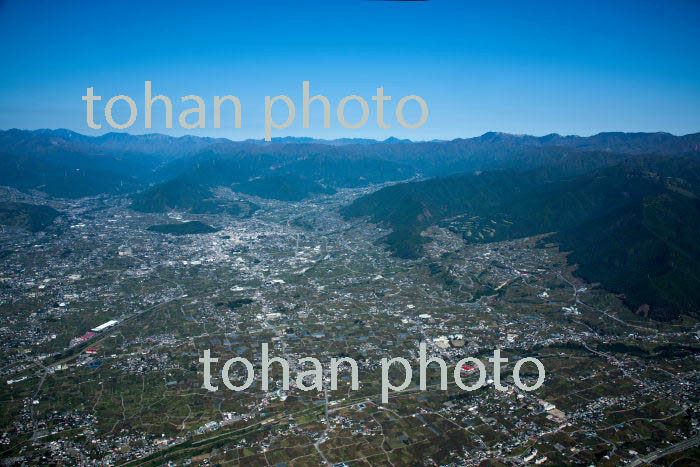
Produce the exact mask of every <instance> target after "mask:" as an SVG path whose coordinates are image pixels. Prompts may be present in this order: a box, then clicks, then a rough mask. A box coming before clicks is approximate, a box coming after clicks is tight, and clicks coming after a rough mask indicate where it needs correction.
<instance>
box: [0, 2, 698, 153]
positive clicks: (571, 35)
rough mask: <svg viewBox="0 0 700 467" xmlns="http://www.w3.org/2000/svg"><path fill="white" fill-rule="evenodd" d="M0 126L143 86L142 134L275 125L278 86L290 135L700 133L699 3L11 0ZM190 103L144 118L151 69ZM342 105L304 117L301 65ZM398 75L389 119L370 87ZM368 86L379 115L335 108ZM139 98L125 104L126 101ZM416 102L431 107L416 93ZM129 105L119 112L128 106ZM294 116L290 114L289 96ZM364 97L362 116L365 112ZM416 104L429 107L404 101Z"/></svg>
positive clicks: (251, 131) (39, 121)
mask: <svg viewBox="0 0 700 467" xmlns="http://www.w3.org/2000/svg"><path fill="white" fill-rule="evenodd" d="M0 41H1V43H2V44H3V47H2V52H0V53H1V54H2V56H3V57H2V58H3V60H2V63H3V70H2V72H1V73H0V128H2V129H7V128H15V127H16V128H27V129H36V128H69V129H72V130H75V131H78V132H81V133H87V134H97V133H102V132H106V131H111V128H110V127H109V126H108V125H107V124H106V123H105V122H104V114H103V112H104V110H103V109H104V104H105V101H106V100H107V99H108V98H110V97H112V96H114V95H117V94H126V95H129V96H131V97H133V98H134V100H135V101H136V103H137V105H138V106H139V117H138V119H137V121H136V123H135V124H134V126H132V127H131V128H130V129H129V130H128V131H129V132H130V133H148V132H163V133H168V134H173V135H181V134H187V133H191V134H197V135H211V136H223V137H228V138H231V139H245V138H262V137H263V135H264V103H265V100H264V99H265V96H266V95H271V96H275V95H277V94H286V95H288V96H290V97H291V98H292V99H294V100H295V102H296V103H297V118H296V122H295V124H294V125H292V126H291V127H289V128H287V129H285V130H278V131H277V132H276V133H275V135H277V136H281V135H294V136H313V137H319V138H336V137H373V138H386V137H388V136H398V137H404V138H411V139H415V140H428V139H433V138H444V139H447V138H455V137H469V136H475V135H479V134H482V133H484V132H486V131H492V130H493V131H505V132H510V133H527V134H534V135H543V134H547V133H551V132H558V133H562V134H581V135H589V134H594V133H597V132H600V131H668V132H671V133H674V134H686V133H694V132H698V131H700V1H697V0H673V1H662V0H658V1H654V2H652V1H644V0H634V1H615V0H607V1H592V0H587V1H580V2H579V1H574V0H571V1H564V2H562V1H556V2H554V1H552V2H550V1H542V0H539V1H531V2H524V1H517V0H513V1H489V2H476V1H447V0H432V1H428V2H396V1H361V0H342V1H340V0H339V1H313V2H312V1H289V0H288V1H283V2H272V1H264V0H260V1H247V2H239V1H233V0H231V1H227V2H220V3H215V2H208V1H198V2H182V3H178V2H176V1H173V0H170V1H167V2H158V1H154V2H130V1H119V2H94V1H90V2H87V1H85V2H84V1H79V0H70V1H60V2H57V1H45V2H44V1H32V0H23V1H20V0H10V1H2V2H0ZM146 80H150V81H152V82H153V86H154V91H155V92H156V93H162V94H165V95H167V96H169V97H170V98H171V99H173V101H174V107H175V117H174V120H175V123H174V128H173V129H170V130H168V129H165V128H164V115H163V111H162V108H161V107H160V106H159V104H156V105H155V107H154V114H153V119H154V126H153V129H152V130H146V129H145V128H144V119H143V95H144V90H143V87H144V81H146ZM304 80H309V81H310V82H311V88H312V94H315V93H321V94H324V95H325V96H327V97H328V98H329V99H330V100H331V104H332V106H333V109H332V118H331V128H329V129H325V128H323V127H322V126H321V119H320V106H318V107H317V108H312V121H311V128H309V129H304V128H302V127H301V121H302V118H301V89H302V87H301V86H302V81H304ZM88 86H93V87H94V88H95V93H96V94H98V95H101V96H103V101H102V102H101V103H99V104H98V105H97V107H96V115H97V117H96V120H97V121H98V122H101V123H102V124H103V126H102V130H100V131H94V130H90V129H89V128H88V127H87V125H86V123H85V113H86V112H85V102H84V101H82V100H81V96H83V95H84V94H85V90H86V88H87V87H88ZM379 86H383V87H384V89H385V93H386V94H387V95H390V96H392V97H393V100H392V102H391V103H388V104H387V115H388V117H387V122H388V123H390V124H392V128H390V129H380V128H379V127H378V126H377V125H376V123H375V118H376V117H375V107H374V103H373V102H372V101H371V100H370V98H371V96H372V95H374V94H375V92H376V88H377V87H379ZM187 94H197V95H199V96H201V97H202V98H204V99H205V101H206V103H207V105H208V110H209V114H208V121H207V124H208V125H207V128H206V129H196V130H184V129H182V128H180V127H179V125H178V123H177V115H178V113H179V111H181V110H182V109H184V108H187V106H186V105H183V104H181V103H180V102H179V98H180V96H184V95H187ZM225 94H233V95H236V96H238V97H239V98H240V99H241V101H242V104H243V127H242V128H241V129H234V128H233V125H232V123H231V122H230V121H227V120H226V116H224V123H223V128H221V129H220V130H215V129H214V128H213V119H212V118H211V115H212V113H211V108H212V107H213V106H212V105H210V104H211V103H212V102H213V96H214V95H225ZM349 94H357V95H360V96H363V97H364V98H365V99H366V100H367V101H368V102H369V104H370V108H371V110H372V115H371V117H370V119H369V121H368V123H367V124H366V125H365V126H364V127H363V128H361V129H358V130H350V129H346V128H344V127H342V126H341V125H340V124H339V123H338V121H337V119H336V116H335V106H336V105H337V103H338V102H339V100H340V99H341V98H342V97H344V96H346V95H349ZM409 94H417V95H419V96H421V97H423V98H424V99H425V100H426V101H427V102H428V105H429V107H430V117H429V120H428V122H427V123H426V124H425V125H424V126H423V127H421V128H418V129H415V130H411V129H405V128H402V127H401V126H400V125H399V124H398V122H396V119H395V117H394V109H395V104H396V102H397V101H398V99H399V98H400V97H402V96H405V95H409ZM122 104H123V103H122ZM416 107H417V106H416ZM125 108H126V106H123V107H115V119H117V120H121V121H124V120H126V117H125V116H124V115H125V112H124V110H125ZM277 110H279V108H276V109H275V116H276V118H277V119H278V120H280V121H281V120H284V117H285V115H283V113H282V112H279V113H278V112H277ZM353 110H356V109H354V107H352V106H351V105H349V106H348V120H351V121H352V120H353V118H355V119H356V117H357V112H354V111H353ZM406 110H407V112H406V114H407V119H408V120H411V118H412V117H413V118H414V119H415V114H416V112H415V110H416V109H415V108H414V107H411V106H407V107H406Z"/></svg>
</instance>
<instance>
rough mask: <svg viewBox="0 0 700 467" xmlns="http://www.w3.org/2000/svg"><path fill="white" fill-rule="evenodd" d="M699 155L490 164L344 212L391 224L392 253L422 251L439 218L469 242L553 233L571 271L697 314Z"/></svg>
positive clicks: (656, 307)
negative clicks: (581, 164) (531, 166)
mask: <svg viewBox="0 0 700 467" xmlns="http://www.w3.org/2000/svg"><path fill="white" fill-rule="evenodd" d="M699 196H700V161H696V160H693V159H685V158H665V157H653V156H649V157H637V158H633V159H630V160H628V161H625V162H624V163H621V164H618V165H615V166H612V167H604V168H601V169H597V170H594V171H592V172H589V173H585V174H582V175H573V176H566V175H565V171H564V172H561V171H557V170H556V168H548V169H536V170H532V171H494V172H486V173H483V174H466V175H460V176H453V177H446V178H436V179H430V180H426V181H423V182H415V183H406V184H401V185H396V186H392V187H389V188H385V189H383V190H380V191H378V192H375V193H373V194H370V195H367V196H365V197H362V198H359V199H358V200H356V201H355V202H354V203H353V204H351V205H349V206H347V207H346V208H344V209H343V211H342V213H343V214H344V215H345V216H347V217H361V216H367V217H369V219H370V220H371V221H373V222H377V223H380V224H383V225H386V226H388V227H391V228H392V232H391V233H390V234H389V235H388V236H387V237H386V238H385V239H384V242H385V243H386V244H387V245H388V247H389V248H390V249H391V250H392V251H393V252H394V254H397V255H399V256H403V257H407V258H415V257H418V256H420V254H421V253H422V242H423V241H425V240H424V238H423V237H422V236H421V235H420V233H421V231H422V230H424V229H425V228H426V227H428V226H430V225H442V226H444V227H447V228H450V229H452V230H453V231H455V232H458V233H460V234H462V235H463V236H464V238H465V239H466V240H468V241H471V242H491V241H499V240H506V239H513V238H521V237H528V236H533V235H537V234H544V233H550V232H557V234H556V235H555V236H554V237H551V238H552V239H553V240H554V241H556V242H559V243H560V245H561V248H562V249H563V250H566V251H572V255H571V260H572V261H573V262H574V263H577V264H579V270H578V271H579V272H578V273H579V274H581V275H582V276H583V277H585V278H586V279H587V280H589V281H592V282H601V283H602V284H603V286H604V287H606V288H608V289H610V290H613V291H616V292H619V293H622V294H624V295H625V300H626V302H627V304H628V305H629V306H630V307H631V308H633V309H634V310H636V311H639V312H640V313H645V314H647V315H649V316H651V317H653V318H656V319H672V318H677V317H678V316H679V315H680V314H690V315H694V316H700V288H699V287H698V285H699V284H700V277H699V276H698V274H697V272H696V269H697V267H696V266H697V264H698V263H700V247H699V246H698V244H697V232H698V231H700V204H699V201H698V197H699Z"/></svg>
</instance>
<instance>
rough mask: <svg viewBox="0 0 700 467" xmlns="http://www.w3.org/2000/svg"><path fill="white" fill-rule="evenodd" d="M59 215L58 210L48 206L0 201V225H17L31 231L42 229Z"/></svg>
mask: <svg viewBox="0 0 700 467" xmlns="http://www.w3.org/2000/svg"><path fill="white" fill-rule="evenodd" d="M60 215H61V213H60V212H58V211H56V210H55V209H53V208H52V207H50V206H41V205H36V204H29V203H16V202H10V201H5V202H0V225H6V226H11V227H19V228H21V229H26V230H29V231H31V232H38V231H40V230H44V229H45V228H46V227H48V226H49V225H51V224H52V223H53V221H54V219H56V218H57V217H58V216H60Z"/></svg>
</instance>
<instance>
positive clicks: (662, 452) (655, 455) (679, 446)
mask: <svg viewBox="0 0 700 467" xmlns="http://www.w3.org/2000/svg"><path fill="white" fill-rule="evenodd" d="M698 445H700V436H696V437H695V438H689V439H686V440H684V441H681V442H680V443H676V444H674V445H673V446H669V447H667V448H663V449H659V450H658V451H654V452H652V453H651V454H647V455H646V456H644V457H638V458H636V459H635V460H633V461H632V462H630V463H629V464H627V467H637V466H640V465H645V464H649V463H651V462H654V461H655V460H656V459H660V458H662V457H664V456H667V455H669V454H674V453H676V452H681V451H685V450H686V449H690V448H694V447H695V446H698Z"/></svg>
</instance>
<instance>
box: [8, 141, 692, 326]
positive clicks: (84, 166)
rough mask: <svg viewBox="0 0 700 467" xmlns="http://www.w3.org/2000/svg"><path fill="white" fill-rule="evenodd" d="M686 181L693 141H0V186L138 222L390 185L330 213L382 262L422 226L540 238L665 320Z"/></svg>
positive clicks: (686, 204)
mask: <svg viewBox="0 0 700 467" xmlns="http://www.w3.org/2000/svg"><path fill="white" fill-rule="evenodd" d="M699 174H700V133H696V134H690V135H685V136H674V135H671V134H669V133H661V132H659V133H600V134H597V135H594V136H589V137H580V136H561V135H558V134H550V135H546V136H541V137H536V136H528V135H512V134H507V133H497V132H489V133H485V134H484V135H481V136H479V137H475V138H466V139H455V140H451V141H430V142H411V141H408V140H398V139H396V138H389V139H387V140H384V141H375V140H370V139H354V138H353V139H340V140H316V139H312V138H291V137H288V138H277V139H275V140H273V141H272V142H269V143H265V142H262V141H259V140H247V141H240V142H234V141H230V140H227V139H223V138H202V137H195V136H184V137H179V138H177V137H171V136H165V135H159V134H149V135H129V134H125V133H108V134H105V135H103V136H98V137H91V136H85V135H81V134H78V133H75V132H72V131H68V130H36V131H26V130H16V129H13V130H7V131H0V185H5V186H9V187H13V188H15V189H18V190H20V191H24V192H31V191H39V192H43V193H45V194H46V195H48V196H50V197H55V198H81V197H86V196H120V197H126V198H128V199H130V200H131V205H130V206H131V209H133V210H136V211H142V212H167V211H170V210H177V211H184V212H189V213H191V214H224V213H225V214H229V215H233V216H249V215H252V214H253V213H254V212H255V210H256V209H258V206H257V205H256V203H257V202H258V201H255V202H253V201H251V200H249V199H245V197H243V198H239V199H237V198H235V197H233V198H231V197H221V196H219V195H217V191H218V190H219V189H220V188H221V187H223V188H226V189H229V190H231V191H232V192H234V193H235V192H237V193H240V194H243V195H251V196H254V197H257V198H262V199H274V200H278V201H282V202H298V201H302V200H304V199H307V198H309V197H314V196H324V195H329V194H332V193H335V192H336V191H337V190H339V189H343V188H357V187H365V186H369V185H373V184H382V183H387V182H392V183H393V185H392V186H388V187H385V188H383V189H380V190H378V191H376V192H374V193H371V194H368V195H366V196H363V197H361V198H359V199H357V200H356V201H355V202H353V203H352V204H350V205H349V206H346V207H345V208H343V209H342V211H341V213H342V214H343V215H344V216H345V217H346V218H348V219H353V218H366V219H368V220H370V221H371V222H375V223H378V224H382V225H385V226H387V227H389V228H390V229H391V233H390V234H389V235H387V236H386V237H385V238H383V239H382V243H383V244H384V245H386V246H387V247H388V248H389V249H390V250H391V251H392V252H393V254H395V255H397V256H400V257H404V258H419V257H420V256H421V255H422V254H423V247H422V245H423V244H424V242H426V241H427V239H426V237H425V236H424V235H423V232H424V231H425V229H426V228H428V227H430V226H432V225H438V226H441V227H445V228H449V229H451V230H452V231H454V232H455V233H457V234H459V235H462V237H463V238H464V239H465V240H467V241H468V242H495V241H501V240H509V239H515V238H522V237H529V236H533V235H540V234H548V237H547V239H548V240H547V241H551V242H556V243H558V244H559V245H560V248H562V249H563V250H564V251H567V252H570V253H569V258H570V261H571V262H572V263H573V264H576V265H577V274H579V275H580V276H581V277H584V278H585V279H587V280H588V281H590V282H599V283H601V284H602V285H603V287H605V288H607V289H609V290H612V291H614V292H617V293H619V294H620V296H621V297H623V299H624V300H625V301H626V303H627V304H628V305H629V307H630V308H631V309H633V310H634V311H636V312H638V313H639V314H640V315H645V316H649V317H652V318H655V319H664V320H669V319H676V318H678V317H679V316H680V315H681V314H688V315H694V316H700V293H699V292H698V291H699V290H700V287H698V284H699V283H700V277H699V276H698V273H697V272H696V271H697V269H698V268H697V265H698V264H700V248H699V247H698V246H697V239H698V235H697V232H698V231H700V205H699V204H698V203H699V202H698V200H699V199H700V175H699ZM31 206H32V205H21V204H17V203H15V204H11V203H10V204H7V203H6V204H5V205H3V208H2V212H1V215H0V222H1V223H3V224H5V225H13V226H15V227H17V226H19V227H23V228H27V229H29V230H33V231H35V230H41V229H44V228H46V227H47V226H48V225H50V224H51V222H52V221H53V219H54V218H55V217H56V216H57V215H59V214H60V213H57V212H54V211H53V210H51V211H48V210H47V209H44V208H46V207H44V206H35V207H31ZM49 209H50V208H49Z"/></svg>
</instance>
